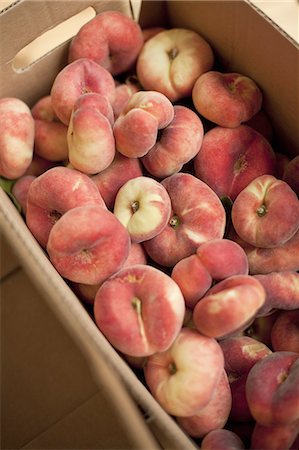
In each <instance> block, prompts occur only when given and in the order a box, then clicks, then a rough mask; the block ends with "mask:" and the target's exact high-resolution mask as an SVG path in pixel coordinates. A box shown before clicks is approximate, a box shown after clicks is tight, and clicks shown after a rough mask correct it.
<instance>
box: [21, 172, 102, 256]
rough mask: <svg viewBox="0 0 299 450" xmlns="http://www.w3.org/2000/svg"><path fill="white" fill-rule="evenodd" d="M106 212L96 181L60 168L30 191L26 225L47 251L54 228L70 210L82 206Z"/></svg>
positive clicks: (44, 174) (43, 175) (36, 182)
mask: <svg viewBox="0 0 299 450" xmlns="http://www.w3.org/2000/svg"><path fill="white" fill-rule="evenodd" d="M87 204H92V205H99V206H101V207H102V208H104V209H106V205H105V203H104V200H103V199H102V197H101V194H100V193H99V191H98V189H97V187H96V186H95V184H94V183H93V181H92V180H91V179H90V178H89V177H88V175H85V174H83V173H81V172H79V171H77V170H75V169H70V168H68V167H63V166H57V167H52V168H51V169H49V170H47V171H46V172H44V173H43V174H41V175H39V176H38V177H37V178H36V179H35V180H34V181H33V182H32V183H31V186H30V188H29V191H28V198H27V211H26V223H27V226H28V228H29V229H30V231H31V232H32V234H33V235H34V237H35V238H36V240H37V241H38V242H39V243H40V245H41V246H42V247H46V244H47V241H48V237H49V233H50V230H51V228H52V227H53V225H54V224H55V223H56V222H57V220H59V219H60V217H61V216H62V215H63V214H64V213H65V212H66V211H68V210H69V209H72V208H75V207H76V206H82V205H87Z"/></svg>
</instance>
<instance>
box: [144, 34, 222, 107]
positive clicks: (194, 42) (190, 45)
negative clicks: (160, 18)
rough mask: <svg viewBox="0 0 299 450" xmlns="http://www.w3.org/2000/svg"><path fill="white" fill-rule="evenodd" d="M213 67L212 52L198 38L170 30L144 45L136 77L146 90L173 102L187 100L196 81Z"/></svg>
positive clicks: (204, 42)
mask: <svg viewBox="0 0 299 450" xmlns="http://www.w3.org/2000/svg"><path fill="white" fill-rule="evenodd" d="M213 64H214V55H213V50H212V48H211V46H210V44H209V43H208V42H207V41H206V40H205V39H204V38H203V37H202V36H201V35H199V34H198V33H196V32H195V31H192V30H187V29H185V28H171V29H169V30H164V31H161V32H160V33H158V34H156V35H155V36H153V37H152V38H151V39H149V40H147V41H146V42H145V43H144V45H143V47H142V49H141V51H140V53H139V56H138V59H137V64H136V73H137V77H138V79H139V81H140V83H141V85H142V86H143V88H144V89H145V90H156V91H159V92H162V93H163V94H164V95H166V96H167V97H168V98H169V100H170V101H172V102H175V101H177V100H179V99H182V98H184V97H188V96H190V95H191V92H192V88H193V85H194V83H195V81H196V79H197V78H198V77H199V76H200V75H201V74H202V73H204V72H207V71H208V70H210V69H211V68H212V66H213Z"/></svg>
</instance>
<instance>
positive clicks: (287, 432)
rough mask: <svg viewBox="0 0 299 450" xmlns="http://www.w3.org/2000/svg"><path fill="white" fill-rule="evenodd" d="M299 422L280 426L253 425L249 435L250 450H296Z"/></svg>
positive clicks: (298, 437) (298, 440) (298, 438)
mask: <svg viewBox="0 0 299 450" xmlns="http://www.w3.org/2000/svg"><path fill="white" fill-rule="evenodd" d="M298 433H299V421H296V422H293V423H290V424H287V425H280V426H271V427H265V426H263V425H260V424H258V423H256V424H255V427H254V429H253V432H252V435H251V446H250V448H251V449H252V450H260V449H266V450H281V449H283V450H296V449H297V448H298V444H299V434H298Z"/></svg>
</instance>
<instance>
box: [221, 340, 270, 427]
mask: <svg viewBox="0 0 299 450" xmlns="http://www.w3.org/2000/svg"><path fill="white" fill-rule="evenodd" d="M219 344H220V347H221V349H222V351H223V355H224V367H225V370H226V373H227V375H228V379H229V383H230V389H231V396H232V402H231V410H230V414H229V418H230V420H233V421H236V422H247V421H250V420H253V418H252V415H251V412H250V409H249V407H248V403H247V399H246V392H245V387H246V380H247V375H248V372H249V370H250V369H251V367H253V366H254V364H255V363H256V362H257V361H259V360H260V359H262V358H264V357H265V356H267V355H270V354H271V353H272V351H271V349H270V348H269V347H268V346H266V345H265V344H264V343H263V342H260V341H258V340H256V339H253V338H251V337H249V336H238V337H229V338H226V339H223V340H221V341H220V343H219Z"/></svg>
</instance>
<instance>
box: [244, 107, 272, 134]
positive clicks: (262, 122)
mask: <svg viewBox="0 0 299 450" xmlns="http://www.w3.org/2000/svg"><path fill="white" fill-rule="evenodd" d="M245 125H248V126H249V127H251V128H254V129H255V130H256V131H258V132H259V133H260V134H262V135H263V136H264V138H265V139H267V141H268V142H272V139H273V125H272V122H271V120H270V118H269V116H268V115H267V113H266V112H265V111H264V110H263V109H260V110H259V111H258V112H257V113H255V114H254V116H252V117H251V118H250V119H249V120H247V121H246V122H245Z"/></svg>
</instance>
